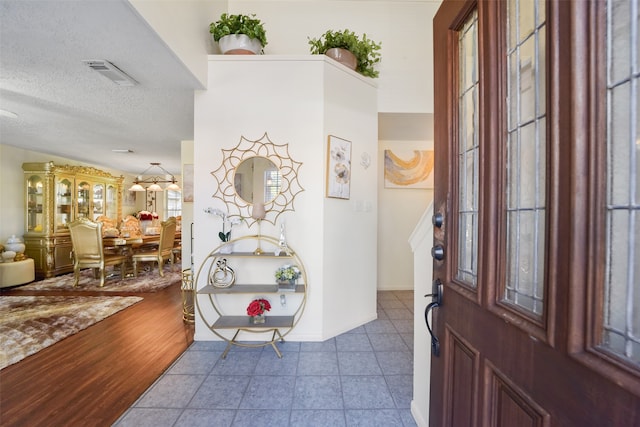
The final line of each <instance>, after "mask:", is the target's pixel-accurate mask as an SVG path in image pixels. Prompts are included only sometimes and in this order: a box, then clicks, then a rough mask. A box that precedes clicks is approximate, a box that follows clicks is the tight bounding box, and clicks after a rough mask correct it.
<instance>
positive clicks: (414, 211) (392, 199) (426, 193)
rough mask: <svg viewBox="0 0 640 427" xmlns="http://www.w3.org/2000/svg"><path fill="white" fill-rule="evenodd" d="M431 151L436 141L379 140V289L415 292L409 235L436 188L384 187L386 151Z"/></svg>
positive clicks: (430, 200)
mask: <svg viewBox="0 0 640 427" xmlns="http://www.w3.org/2000/svg"><path fill="white" fill-rule="evenodd" d="M387 149H390V150H396V152H399V150H432V149H433V141H380V143H379V153H378V157H379V160H378V162H379V164H380V172H379V174H378V200H379V202H380V203H379V206H378V259H379V263H378V289H380V290H402V289H413V281H414V280H413V279H414V277H413V268H414V267H413V254H412V251H411V247H410V246H409V242H408V240H409V236H410V235H411V233H412V232H413V230H414V228H415V226H416V224H417V223H418V220H419V219H420V217H421V215H422V214H423V213H424V210H425V209H426V208H427V206H428V205H429V203H431V202H432V201H433V189H428V190H425V189H397V188H385V187H384V165H383V163H384V150H387Z"/></svg>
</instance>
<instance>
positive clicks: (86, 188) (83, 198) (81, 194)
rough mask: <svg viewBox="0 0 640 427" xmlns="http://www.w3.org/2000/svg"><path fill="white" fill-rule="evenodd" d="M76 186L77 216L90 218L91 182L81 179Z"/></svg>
mask: <svg viewBox="0 0 640 427" xmlns="http://www.w3.org/2000/svg"><path fill="white" fill-rule="evenodd" d="M76 188H77V192H78V197H77V203H78V218H88V219H91V216H90V211H89V208H90V206H91V184H89V183H88V182H86V181H81V182H80V183H78V185H77V187H76Z"/></svg>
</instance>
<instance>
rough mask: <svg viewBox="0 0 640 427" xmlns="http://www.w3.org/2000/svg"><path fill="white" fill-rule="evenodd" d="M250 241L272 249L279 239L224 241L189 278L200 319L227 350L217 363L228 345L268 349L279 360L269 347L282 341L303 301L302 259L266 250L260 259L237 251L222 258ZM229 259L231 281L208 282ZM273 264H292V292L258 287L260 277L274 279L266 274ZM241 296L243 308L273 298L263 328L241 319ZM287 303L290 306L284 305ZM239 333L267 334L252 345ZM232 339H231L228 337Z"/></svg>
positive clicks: (261, 283) (305, 288) (274, 286)
mask: <svg viewBox="0 0 640 427" xmlns="http://www.w3.org/2000/svg"><path fill="white" fill-rule="evenodd" d="M251 240H255V241H259V242H260V244H264V245H265V246H273V247H275V249H278V247H279V240H277V239H275V238H273V237H271V236H243V237H239V238H237V239H234V240H231V241H230V242H224V243H222V244H221V245H220V246H219V247H217V248H215V249H214V250H213V251H212V252H211V253H210V254H209V255H207V257H206V258H205V259H204V260H203V262H202V265H201V266H200V268H199V269H198V273H197V275H196V278H195V287H194V292H195V295H194V297H195V302H196V307H197V310H198V313H199V314H200V318H201V319H202V321H203V322H204V323H205V325H206V326H207V327H208V328H209V330H211V332H213V333H214V334H215V335H217V336H218V337H220V338H222V339H223V340H225V341H227V348H226V350H225V351H224V352H223V353H222V356H221V357H222V358H223V359H224V358H226V356H227V353H228V352H229V349H230V348H231V346H234V345H235V346H240V347H261V346H267V345H271V346H272V347H273V349H274V351H275V352H276V354H277V355H278V357H282V354H281V353H280V351H279V350H278V348H277V347H276V345H275V343H276V341H281V342H284V337H285V335H287V334H288V333H289V332H291V330H292V329H293V328H294V327H295V326H296V324H297V323H298V321H299V320H300V317H301V316H302V313H303V311H304V307H305V304H306V300H307V291H308V285H309V284H308V282H307V275H306V272H305V269H304V265H303V264H302V260H301V259H300V258H299V257H298V255H297V254H296V253H295V252H294V251H292V250H290V249H289V253H288V254H280V255H275V252H268V251H265V252H262V253H260V254H255V253H253V252H243V251H239V252H231V253H225V251H224V249H228V248H229V247H233V246H234V245H238V244H243V243H246V242H247V241H251ZM243 241H244V242H243ZM236 247H237V246H236ZM221 250H222V251H221ZM229 260H235V261H236V263H235V264H234V270H235V272H233V280H230V281H229V282H227V283H225V284H224V286H223V285H221V284H220V283H218V282H217V281H216V280H212V277H214V276H215V273H217V272H220V271H225V270H221V269H220V268H221V267H220V264H221V263H222V264H223V265H225V268H226V266H227V263H228V262H229ZM279 260H280V261H283V260H284V261H285V262H286V263H291V264H295V265H296V266H298V268H299V269H300V279H299V280H300V283H298V284H296V285H295V288H289V289H287V288H285V287H282V286H281V285H279V284H277V283H273V284H265V283H264V280H265V274H269V276H270V277H269V278H270V279H271V280H275V277H274V276H272V273H271V272H273V271H275V270H276V268H278V267H279V265H278V263H277V261H279ZM237 264H239V265H240V267H238V266H237ZM258 266H259V267H258ZM244 273H246V274H244ZM236 275H237V276H236ZM240 276H243V277H242V283H240V282H237V283H236V281H235V279H236V278H237V277H240ZM287 294H288V295H290V299H289V298H287V297H286V296H285V295H287ZM243 295H244V298H246V303H247V304H248V303H249V302H250V300H251V299H254V298H269V295H272V296H274V297H275V298H274V299H273V301H270V302H271V306H272V312H275V313H274V314H273V315H271V314H269V313H270V312H267V313H265V322H264V323H260V324H254V323H251V321H250V317H249V316H248V315H246V312H245V309H244V307H246V305H245V303H244V302H242V300H239V298H242V296H243ZM287 300H289V301H290V303H285V301H287ZM276 301H277V302H276ZM241 307H242V308H241ZM211 308H212V309H213V310H211ZM214 312H215V313H214ZM225 331H226V332H225ZM233 331H235V332H233ZM241 333H254V334H263V333H270V338H268V339H266V340H264V341H258V342H256V341H245V342H243V341H239V340H238V337H240V336H241ZM232 334H233V336H232V337H229V336H230V335H232Z"/></svg>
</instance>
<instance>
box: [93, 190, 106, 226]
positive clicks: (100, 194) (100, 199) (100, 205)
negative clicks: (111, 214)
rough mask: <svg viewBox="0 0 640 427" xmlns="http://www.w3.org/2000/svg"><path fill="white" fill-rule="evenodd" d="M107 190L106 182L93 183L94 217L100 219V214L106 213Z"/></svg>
mask: <svg viewBox="0 0 640 427" xmlns="http://www.w3.org/2000/svg"><path fill="white" fill-rule="evenodd" d="M104 198H105V191H104V184H93V203H92V206H93V219H94V220H96V219H98V217H99V216H102V215H104V209H105V206H104V205H105V203H104V202H105V200H104Z"/></svg>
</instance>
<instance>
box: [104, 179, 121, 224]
mask: <svg viewBox="0 0 640 427" xmlns="http://www.w3.org/2000/svg"><path fill="white" fill-rule="evenodd" d="M117 197H118V189H117V188H116V186H115V185H113V184H108V185H107V195H106V198H105V211H104V214H105V215H106V216H107V217H109V218H111V219H117V218H118V212H117V210H118V202H117Z"/></svg>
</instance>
